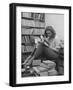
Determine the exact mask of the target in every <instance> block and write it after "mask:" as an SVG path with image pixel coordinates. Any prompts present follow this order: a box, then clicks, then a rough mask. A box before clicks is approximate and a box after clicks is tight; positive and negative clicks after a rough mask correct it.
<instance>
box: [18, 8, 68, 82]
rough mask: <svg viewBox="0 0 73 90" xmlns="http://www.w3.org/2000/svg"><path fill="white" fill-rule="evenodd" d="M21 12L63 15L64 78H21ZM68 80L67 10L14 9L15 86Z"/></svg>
mask: <svg viewBox="0 0 73 90" xmlns="http://www.w3.org/2000/svg"><path fill="white" fill-rule="evenodd" d="M21 12H39V13H57V14H64V76H49V77H47V76H45V77H29V78H22V77H21ZM68 80H69V11H68V10H67V9H65V10H63V9H51V8H32V7H16V84H26V83H37V82H57V81H68Z"/></svg>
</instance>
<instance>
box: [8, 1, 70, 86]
mask: <svg viewBox="0 0 73 90" xmlns="http://www.w3.org/2000/svg"><path fill="white" fill-rule="evenodd" d="M9 8H10V11H9V12H10V41H9V43H10V63H9V67H10V68H9V85H10V86H13V87H17V86H35V85H50V84H66V83H71V6H58V5H40V4H23V3H11V4H10V5H9ZM47 25H52V26H53V27H54V28H55V30H56V32H57V34H58V35H59V37H61V38H63V40H60V41H61V43H64V44H63V45H64V47H63V50H64V51H63V53H62V54H63V62H62V68H59V69H60V70H59V72H58V73H59V74H57V73H56V70H54V72H55V74H54V72H52V73H50V72H51V71H48V73H49V75H47V74H48V73H47V72H44V73H43V74H42V73H39V74H38V73H37V72H38V71H37V70H38V68H37V67H36V68H33V67H35V65H33V64H36V63H38V64H39V63H40V60H38V61H37V60H36V61H35V62H33V64H32V65H31V66H32V68H31V72H33V73H32V74H30V73H29V74H30V75H28V74H27V72H25V71H27V70H25V69H26V68H25V66H26V65H25V66H24V65H23V66H22V64H23V63H24V61H25V56H28V55H31V56H32V55H34V51H35V50H34V51H33V50H32V49H33V47H32V45H33V44H34V42H35V43H36V42H37V39H35V41H34V40H33V37H32V36H35V37H42V36H43V37H44V35H43V30H45V28H46V26H47ZM48 28H52V27H48ZM29 29H30V30H29ZM36 33H37V34H36ZM23 34H24V35H23ZM39 35H40V36H39ZM41 35H42V36H41ZM30 38H31V39H30ZM24 39H25V40H24ZM25 41H27V43H25ZM30 41H31V42H32V45H29V44H31V43H29V42H30ZM25 46H26V47H25ZM27 46H28V47H29V48H27ZM30 46H31V47H30ZM59 46H60V45H59ZM25 49H26V50H25ZM32 51H33V52H32ZM40 51H41V50H40ZM30 52H31V53H30ZM22 53H24V54H22ZM25 53H26V54H25ZM27 53H30V54H28V55H27ZM60 55H61V54H60ZM26 61H27V60H26ZM42 62H44V61H41V63H42ZM51 63H52V62H50V64H49V65H51ZM60 63H61V62H60ZM28 66H29V65H28ZM52 66H54V63H52ZM58 66H60V65H58ZM48 67H50V66H48ZM60 67H61V66H60ZM28 68H29V69H30V67H28ZM54 68H55V67H54ZM36 69H37V70H36ZM60 73H61V74H60ZM25 74H26V75H25ZM28 76H29V77H28ZM40 76H42V77H40Z"/></svg>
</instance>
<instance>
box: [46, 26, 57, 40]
mask: <svg viewBox="0 0 73 90" xmlns="http://www.w3.org/2000/svg"><path fill="white" fill-rule="evenodd" d="M48 30H49V31H51V32H52V35H51V37H50V39H54V38H55V36H56V32H55V30H54V29H53V27H52V26H47V27H46V28H45V32H44V36H46V37H47V36H48V35H47V31H48Z"/></svg>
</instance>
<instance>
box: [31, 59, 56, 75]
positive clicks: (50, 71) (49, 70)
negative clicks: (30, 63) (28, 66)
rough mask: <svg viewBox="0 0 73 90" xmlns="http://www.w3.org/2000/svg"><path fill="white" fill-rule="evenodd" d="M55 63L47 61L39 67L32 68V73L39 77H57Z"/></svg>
mask: <svg viewBox="0 0 73 90" xmlns="http://www.w3.org/2000/svg"><path fill="white" fill-rule="evenodd" d="M55 66H56V64H55V62H52V61H50V60H47V61H46V62H45V61H44V62H42V63H41V64H40V65H39V66H35V67H33V69H34V71H35V72H36V73H37V75H40V76H53V75H57V71H56V70H55Z"/></svg>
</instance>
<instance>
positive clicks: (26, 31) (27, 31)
mask: <svg viewBox="0 0 73 90" xmlns="http://www.w3.org/2000/svg"><path fill="white" fill-rule="evenodd" d="M44 31H45V29H35V28H33V29H25V28H21V33H22V34H24V35H25V34H27V35H41V34H44Z"/></svg>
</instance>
